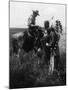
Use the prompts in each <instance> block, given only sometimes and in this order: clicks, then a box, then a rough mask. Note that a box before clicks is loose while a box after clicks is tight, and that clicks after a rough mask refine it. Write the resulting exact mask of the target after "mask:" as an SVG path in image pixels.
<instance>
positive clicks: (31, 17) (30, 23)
mask: <svg viewBox="0 0 68 90" xmlns="http://www.w3.org/2000/svg"><path fill="white" fill-rule="evenodd" d="M31 25H35V17H34V16H33V15H31V16H30V17H29V18H28V26H31Z"/></svg>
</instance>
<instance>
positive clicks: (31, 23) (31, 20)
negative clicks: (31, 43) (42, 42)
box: [28, 10, 39, 36]
mask: <svg viewBox="0 0 68 90" xmlns="http://www.w3.org/2000/svg"><path fill="white" fill-rule="evenodd" d="M38 15H39V11H38V10H36V11H33V14H32V15H31V16H30V17H29V18H28V27H29V33H30V34H31V35H32V36H34V33H35V32H36V29H37V28H38V26H37V25H35V23H36V22H35V21H36V17H37V16H38Z"/></svg>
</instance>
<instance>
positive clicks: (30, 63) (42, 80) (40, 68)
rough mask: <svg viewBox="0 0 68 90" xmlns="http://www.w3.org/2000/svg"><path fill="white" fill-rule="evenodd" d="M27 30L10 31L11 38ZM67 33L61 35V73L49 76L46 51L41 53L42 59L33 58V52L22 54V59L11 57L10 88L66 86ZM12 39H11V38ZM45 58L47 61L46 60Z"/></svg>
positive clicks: (36, 56)
mask: <svg viewBox="0 0 68 90" xmlns="http://www.w3.org/2000/svg"><path fill="white" fill-rule="evenodd" d="M24 30H27V29H22V28H21V29H16V28H14V29H13V28H11V29H10V36H11V35H12V34H13V33H17V32H23V31H24ZM65 36H66V35H65V33H63V35H61V38H60V42H59V49H60V62H61V63H60V66H61V68H60V71H59V72H58V73H59V74H58V73H57V72H54V73H53V74H52V75H49V74H48V69H49V67H48V65H47V64H46V62H45V61H46V58H45V56H44V51H42V52H40V53H39V54H40V55H41V58H40V57H38V54H37V55H35V56H32V54H33V51H30V52H29V53H24V52H23V50H22V51H21V53H20V57H19V58H18V57H16V56H10V60H9V64H10V71H9V74H10V81H9V83H10V88H28V87H42V86H56V85H66V38H65ZM10 39H11V38H10ZM44 58H45V59H44Z"/></svg>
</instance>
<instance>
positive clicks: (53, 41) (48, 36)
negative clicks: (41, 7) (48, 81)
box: [14, 10, 60, 69]
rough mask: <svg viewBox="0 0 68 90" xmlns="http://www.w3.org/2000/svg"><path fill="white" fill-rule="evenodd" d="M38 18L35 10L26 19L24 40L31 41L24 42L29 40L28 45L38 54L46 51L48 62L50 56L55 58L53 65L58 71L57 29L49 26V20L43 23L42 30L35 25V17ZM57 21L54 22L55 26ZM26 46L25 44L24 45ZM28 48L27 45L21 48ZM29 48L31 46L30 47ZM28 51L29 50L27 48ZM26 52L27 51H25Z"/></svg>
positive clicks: (58, 37)
mask: <svg viewBox="0 0 68 90" xmlns="http://www.w3.org/2000/svg"><path fill="white" fill-rule="evenodd" d="M37 16H39V11H38V10H35V11H33V13H32V15H31V16H30V17H29V18H28V30H27V33H26V32H24V38H25V37H26V38H27V37H28V36H30V37H31V39H30V38H29V39H26V42H28V41H29V40H31V41H30V42H31V43H30V42H28V43H30V44H32V43H33V42H34V43H33V45H34V50H35V52H39V51H40V50H41V49H42V48H43V47H45V48H44V49H45V50H46V56H47V58H48V60H50V58H51V56H52V57H53V56H54V57H55V58H56V60H54V62H52V63H55V65H54V66H55V68H56V69H58V64H59V59H60V53H59V45H58V43H59V39H60V34H59V31H58V28H56V27H53V26H50V22H49V20H47V21H45V22H44V29H43V30H42V28H41V27H40V26H38V25H36V17H37ZM57 22H58V21H57V20H56V24H58V23H57ZM14 42H15V41H14ZM26 44H27V43H26ZM25 47H27V48H28V47H29V46H28V45H27V46H26V45H25V44H23V47H22V48H24V49H25ZM30 48H31V45H30ZM28 49H29V48H28ZM27 51H28V50H27Z"/></svg>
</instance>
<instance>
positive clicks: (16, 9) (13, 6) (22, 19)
mask: <svg viewBox="0 0 68 90" xmlns="http://www.w3.org/2000/svg"><path fill="white" fill-rule="evenodd" d="M32 10H38V11H39V14H40V16H38V17H37V18H36V25H39V26H41V27H43V26H44V21H45V20H49V21H50V22H51V18H52V17H53V16H54V21H55V20H56V19H59V20H60V21H61V23H62V25H63V26H64V27H65V5H59V4H41V3H26V2H10V27H12V28H27V27H28V18H29V16H30V15H31V14H32Z"/></svg>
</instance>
